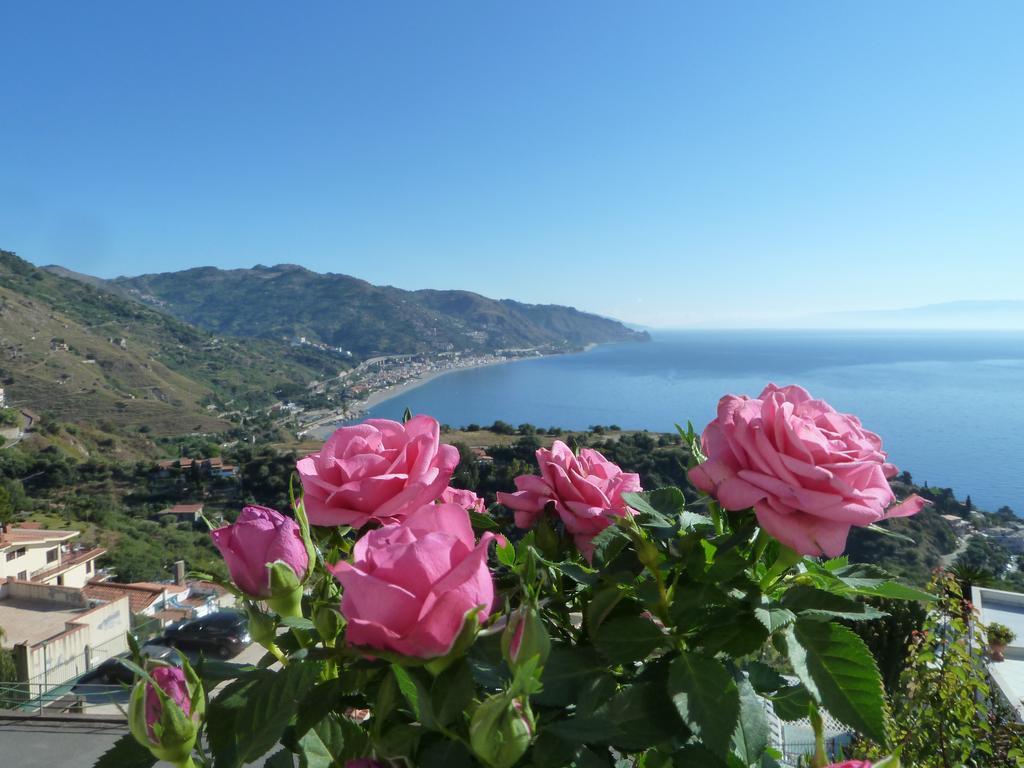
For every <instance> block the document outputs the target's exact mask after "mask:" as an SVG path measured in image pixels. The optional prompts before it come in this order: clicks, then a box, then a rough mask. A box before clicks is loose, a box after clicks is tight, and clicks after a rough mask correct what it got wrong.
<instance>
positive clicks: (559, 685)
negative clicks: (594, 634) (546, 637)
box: [533, 645, 608, 707]
mask: <svg viewBox="0 0 1024 768" xmlns="http://www.w3.org/2000/svg"><path fill="white" fill-rule="evenodd" d="M607 672H608V664H607V662H605V661H604V660H603V659H601V657H600V656H598V655H597V654H596V653H595V652H594V650H593V649H591V648H588V647H586V646H564V645H563V646H558V645H556V646H553V647H552V649H551V655H550V656H549V657H548V661H547V664H545V665H544V671H543V673H542V675H541V678H540V681H541V684H542V685H543V686H544V687H543V689H542V690H541V692H540V693H538V694H536V695H535V696H534V697H533V699H534V700H535V701H536V702H537V703H538V704H540V705H541V706H546V707H568V706H570V705H572V704H575V703H576V698H577V697H578V696H579V692H580V690H581V689H582V688H583V686H584V685H585V684H586V682H587V681H588V680H589V679H591V678H593V677H595V676H597V675H601V674H605V673H607Z"/></svg>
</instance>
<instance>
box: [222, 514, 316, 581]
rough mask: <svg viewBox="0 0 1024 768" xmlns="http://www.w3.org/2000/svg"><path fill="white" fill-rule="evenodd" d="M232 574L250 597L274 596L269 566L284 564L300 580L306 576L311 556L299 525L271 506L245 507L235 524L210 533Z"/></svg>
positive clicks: (234, 579) (232, 578) (233, 579)
mask: <svg viewBox="0 0 1024 768" xmlns="http://www.w3.org/2000/svg"><path fill="white" fill-rule="evenodd" d="M210 536H211V538H213V543H214V544H215V545H216V546H217V549H219V550H220V553H221V556H223V558H224V562H225V563H227V566H228V570H229V571H230V572H231V580H232V581H234V582H235V584H236V585H238V588H239V589H241V590H242V591H243V592H245V594H247V595H249V597H254V598H257V599H264V598H267V597H270V570H269V569H268V566H269V565H272V564H273V563H276V562H282V563H284V564H285V565H287V566H288V567H289V568H291V569H292V570H293V571H294V572H295V575H296V576H297V577H298V580H299V581H302V579H304V578H305V577H306V571H307V570H308V569H309V556H308V554H307V553H306V545H305V544H304V543H303V541H302V533H301V532H300V530H299V526H298V524H297V523H296V522H295V521H294V520H292V519H291V518H290V517H285V516H284V515H282V514H281V513H280V512H278V511H277V510H274V509H270V508H268V507H245V508H244V509H242V512H241V514H240V515H239V516H238V520H236V521H235V523H234V525H225V526H223V527H221V528H217V529H216V530H214V531H211V532H210Z"/></svg>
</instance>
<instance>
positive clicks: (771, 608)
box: [754, 605, 796, 634]
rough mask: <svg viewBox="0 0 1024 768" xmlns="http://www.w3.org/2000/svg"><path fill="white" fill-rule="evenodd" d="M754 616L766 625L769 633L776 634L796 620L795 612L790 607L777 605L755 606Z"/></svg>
mask: <svg viewBox="0 0 1024 768" xmlns="http://www.w3.org/2000/svg"><path fill="white" fill-rule="evenodd" d="M754 616H755V617H756V618H757V620H758V621H760V622H761V623H762V624H763V625H764V627H765V629H767V630H768V632H769V634H774V633H775V632H778V631H779V630H780V629H782V628H783V627H786V626H789V625H790V624H792V623H793V622H794V621H796V614H795V613H793V612H792V611H791V610H789V609H788V608H782V607H780V606H775V605H764V606H759V607H757V608H755V609H754Z"/></svg>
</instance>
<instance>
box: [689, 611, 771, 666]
mask: <svg viewBox="0 0 1024 768" xmlns="http://www.w3.org/2000/svg"><path fill="white" fill-rule="evenodd" d="M767 639H768V630H767V629H766V628H765V627H764V625H763V624H762V623H761V622H760V621H758V619H757V618H756V617H755V615H754V612H753V611H751V610H750V609H749V607H747V606H745V605H744V606H743V608H742V609H740V610H734V609H732V608H716V609H715V610H714V611H713V612H712V614H711V616H710V617H709V618H708V620H707V623H706V625H705V627H704V628H703V630H702V631H701V633H700V634H699V635H698V637H697V640H698V641H699V642H700V644H701V646H702V647H703V648H704V651H705V652H706V653H708V654H709V655H714V654H716V653H727V654H729V655H730V656H732V657H734V658H736V657H740V656H747V655H749V654H751V653H754V652H755V651H757V650H758V649H760V648H761V646H762V645H764V641H765V640H767Z"/></svg>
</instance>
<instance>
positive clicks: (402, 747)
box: [374, 723, 424, 758]
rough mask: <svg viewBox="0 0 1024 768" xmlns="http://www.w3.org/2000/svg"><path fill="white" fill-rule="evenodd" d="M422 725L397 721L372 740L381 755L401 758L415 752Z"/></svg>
mask: <svg viewBox="0 0 1024 768" xmlns="http://www.w3.org/2000/svg"><path fill="white" fill-rule="evenodd" d="M423 732H424V731H423V727H422V726H420V725H414V724H411V723H399V724H398V725H396V726H394V727H393V728H389V729H388V730H387V731H385V733H384V735H383V736H382V737H381V738H380V739H378V740H377V741H375V742H374V746H375V747H376V748H377V752H378V753H379V754H380V756H381V757H392V758H401V757H409V756H411V755H414V754H415V753H416V747H417V746H418V744H419V741H420V737H421V736H422V735H423Z"/></svg>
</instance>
